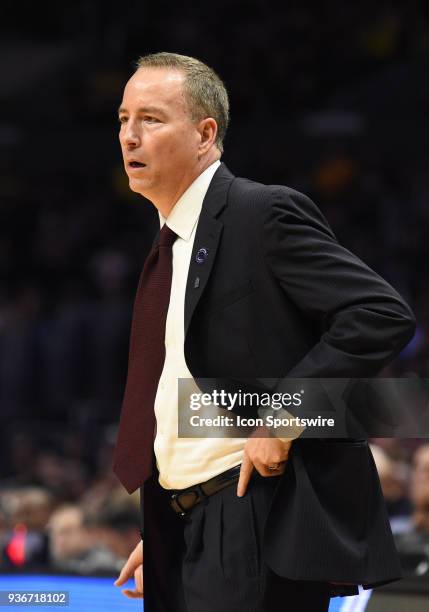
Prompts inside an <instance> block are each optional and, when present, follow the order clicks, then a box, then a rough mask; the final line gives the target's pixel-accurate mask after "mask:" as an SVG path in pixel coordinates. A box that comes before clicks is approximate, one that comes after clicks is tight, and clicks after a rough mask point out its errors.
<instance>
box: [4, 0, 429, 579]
mask: <svg viewBox="0 0 429 612" xmlns="http://www.w3.org/2000/svg"><path fill="white" fill-rule="evenodd" d="M6 5H7V8H6V9H5V11H4V15H3V16H4V18H3V19H2V23H1V25H0V31H1V36H0V40H1V42H0V47H1V49H2V53H1V54H0V66H1V74H2V78H1V79H0V96H1V98H2V100H3V102H4V104H3V107H4V112H3V113H2V115H1V117H0V159H1V166H2V168H1V180H0V280H1V282H0V571H3V570H5V571H6V570H8V571H9V570H12V569H18V570H19V569H22V568H24V569H29V568H32V567H37V568H38V569H40V568H55V569H56V570H58V571H65V572H77V573H82V574H84V575H85V574H90V573H100V572H101V573H103V572H107V573H112V572H113V573H115V572H116V571H117V569H118V568H119V567H120V566H121V564H122V562H123V559H125V558H127V556H128V554H129V552H130V550H132V548H133V547H134V545H135V543H136V542H137V541H138V538H139V508H138V499H137V498H136V496H135V495H134V496H131V497H130V496H128V495H127V494H126V493H125V491H123V490H122V489H121V487H120V486H119V484H118V482H117V480H116V479H115V477H114V475H113V474H112V472H111V459H112V449H113V445H114V441H115V435H116V427H117V422H118V416H119V410H120V403H121V399H122V393H123V389H124V383H125V375H126V367H127V358H128V338H129V327H130V321H131V309H132V303H133V297H134V292H135V287H136V284H137V279H138V275H139V273H140V270H141V266H142V263H143V261H144V258H145V255H146V254H147V252H148V249H149V247H150V244H151V237H152V236H153V233H154V231H155V229H156V226H157V216H156V214H155V212H154V209H153V207H152V206H151V205H150V203H148V202H146V201H144V200H143V199H142V198H141V197H140V196H137V195H136V194H133V193H131V192H130V191H129V190H128V185H127V180H126V177H125V173H124V171H123V167H122V161H121V156H120V149H119V145H118V142H117V129H118V125H117V118H116V115H117V107H118V105H119V103H120V101H121V95H122V89H123V86H124V84H125V82H126V80H127V79H128V77H129V76H130V74H131V72H132V70H133V65H132V62H133V60H136V59H137V58H138V56H139V55H141V54H143V53H146V52H150V51H159V50H167V51H176V52H180V53H185V54H188V55H195V56H196V57H199V58H200V59H202V60H203V61H205V62H207V63H208V64H209V65H211V66H213V67H214V68H215V69H216V70H217V71H218V72H219V74H220V75H221V77H222V78H223V79H224V81H225V82H226V85H227V87H228V89H229V92H230V97H231V109H232V110H231V126H230V130H229V134H228V136H227V139H226V145H225V155H224V161H225V162H226V164H227V165H228V166H229V168H230V169H231V171H232V172H234V173H235V174H236V175H241V176H246V177H249V178H252V179H254V180H259V181H261V182H265V183H280V184H286V185H289V186H291V187H293V188H295V189H298V190H300V191H303V192H304V193H306V194H308V195H309V196H310V197H311V198H312V199H313V200H314V201H315V202H316V203H317V204H318V205H319V207H320V208H321V209H322V211H323V213H324V214H325V216H326V217H327V218H328V220H329V222H330V224H331V225H332V227H333V229H334V231H335V233H336V234H337V237H338V238H339V240H340V241H341V242H342V243H343V244H344V245H345V246H347V247H348V248H350V249H351V250H352V251H354V252H355V253H356V254H358V255H359V256H360V257H361V258H362V259H363V260H364V261H365V262H366V263H367V264H369V265H370V266H371V267H372V268H374V269H375V270H377V271H378V272H379V273H380V274H381V275H382V276H383V277H385V278H386V279H387V280H388V281H389V282H390V283H391V284H392V285H393V286H394V287H396V288H397V289H398V290H399V291H400V293H401V294H402V295H403V296H404V297H405V298H406V299H407V301H408V302H409V303H410V305H411V306H412V308H413V310H414V312H415V313H416V316H417V320H418V327H417V332H416V335H415V338H414V339H413V340H412V342H411V343H410V344H409V345H408V347H407V348H406V349H405V350H404V351H403V352H402V353H401V355H399V357H398V358H397V359H396V360H395V362H394V363H392V364H391V365H390V366H389V367H388V368H386V369H385V371H384V372H383V375H384V376H416V375H417V376H420V377H429V283H428V282H427V274H426V265H427V263H426V264H425V263H424V262H425V261H426V262H428V260H429V241H428V240H427V237H426V236H427V230H428V224H429V206H428V205H427V203H428V199H429V181H428V168H429V152H428V151H429V149H428V147H427V142H428V136H429V116H428V108H429V80H428V79H427V74H428V68H429V62H428V58H429V7H428V5H427V4H425V3H424V2H418V1H417V0H409V1H407V2H395V1H393V0H390V1H387V0H380V1H379V2H377V3H373V2H369V1H368V0H361V1H360V2H358V3H356V2H341V1H339V0H330V1H329V2H323V3H319V4H318V5H317V4H316V5H312V8H311V9H310V8H308V7H307V6H306V4H305V3H302V2H296V1H290V2H271V3H266V2H263V1H262V0H249V1H248V2H247V3H246V5H245V8H244V7H243V5H241V4H239V3H234V2H229V1H227V0H218V1H217V2H216V3H215V5H213V6H211V5H208V4H207V3H191V2H183V3H174V4H173V3H170V2H167V1H165V0H160V1H159V2H152V3H147V2H144V1H139V2H137V1H135V0H130V1H128V2H127V3H125V5H121V6H119V5H118V4H117V3H116V4H112V5H111V4H110V3H107V2H103V1H101V0H93V1H90V0H77V1H76V2H67V3H54V2H49V1H47V2H44V3H42V4H39V3H33V4H28V5H26V6H25V15H24V14H23V9H22V7H21V5H20V4H18V3H12V2H7V3H6ZM427 442H429V441H425V440H421V439H419V440H391V439H379V440H373V441H372V443H373V450H374V457H375V459H376V463H377V467H378V469H379V472H380V476H381V481H382V486H383V491H384V493H385V496H386V500H387V502H388V508H389V513H390V516H391V519H392V526H393V528H394V531H395V533H396V537H397V541H398V546H399V547H400V549H401V551H402V554H403V557H404V566H406V567H407V568H408V569H407V571H409V572H410V574H416V575H419V576H425V575H427V576H429V444H428V443H427Z"/></svg>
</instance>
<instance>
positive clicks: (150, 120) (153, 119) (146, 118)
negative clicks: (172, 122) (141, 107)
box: [144, 116, 159, 123]
mask: <svg viewBox="0 0 429 612" xmlns="http://www.w3.org/2000/svg"><path fill="white" fill-rule="evenodd" d="M144 120H145V121H147V122H148V123H158V122H159V119H157V118H156V117H150V116H147V117H145V118H144Z"/></svg>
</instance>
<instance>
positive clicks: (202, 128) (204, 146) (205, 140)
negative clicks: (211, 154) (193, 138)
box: [198, 117, 217, 155]
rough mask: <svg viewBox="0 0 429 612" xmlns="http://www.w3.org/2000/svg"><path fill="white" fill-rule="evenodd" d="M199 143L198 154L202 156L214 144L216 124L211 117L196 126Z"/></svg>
mask: <svg viewBox="0 0 429 612" xmlns="http://www.w3.org/2000/svg"><path fill="white" fill-rule="evenodd" d="M198 131H199V133H200V137H201V142H200V144H199V147H198V148H199V154H200V155H204V154H205V153H207V151H208V150H209V149H210V148H211V147H212V146H213V145H214V144H215V142H216V136H217V123H216V120H215V119H213V117H206V118H205V119H202V120H201V121H200V123H199V124H198Z"/></svg>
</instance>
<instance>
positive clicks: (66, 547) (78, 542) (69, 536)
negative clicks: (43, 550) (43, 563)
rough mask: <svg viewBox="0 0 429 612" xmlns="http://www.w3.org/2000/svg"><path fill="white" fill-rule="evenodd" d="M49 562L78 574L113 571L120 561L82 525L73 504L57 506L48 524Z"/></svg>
mask: <svg viewBox="0 0 429 612" xmlns="http://www.w3.org/2000/svg"><path fill="white" fill-rule="evenodd" d="M48 534H49V554H50V563H51V566H52V568H53V569H54V570H60V571H67V572H74V573H78V574H82V575H89V574H94V573H96V574H97V573H114V572H116V571H117V570H118V569H120V567H121V565H122V563H123V560H119V559H118V557H116V556H115V555H114V554H113V553H111V552H109V551H108V550H107V549H106V548H104V547H103V546H101V545H100V544H99V543H98V542H97V540H96V538H95V534H94V532H93V531H92V530H91V529H90V528H88V527H86V526H85V525H84V514H83V511H82V510H81V508H80V507H79V506H77V505H65V506H61V507H60V508H58V509H57V510H56V511H55V512H54V513H53V514H52V516H51V518H50V520H49V524H48Z"/></svg>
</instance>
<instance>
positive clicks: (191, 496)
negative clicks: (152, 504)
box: [170, 465, 241, 516]
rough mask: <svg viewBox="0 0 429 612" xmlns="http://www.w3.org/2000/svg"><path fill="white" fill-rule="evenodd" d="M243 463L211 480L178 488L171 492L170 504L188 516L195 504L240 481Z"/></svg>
mask: <svg viewBox="0 0 429 612" xmlns="http://www.w3.org/2000/svg"><path fill="white" fill-rule="evenodd" d="M240 468H241V465H237V466H235V467H233V468H231V469H229V470H226V472H222V474H218V475H217V476H214V477H213V478H210V480H206V481H205V482H201V483H199V484H196V485H192V486H191V487H187V488H186V489H177V490H173V491H172V492H171V496H170V505H171V507H172V508H173V510H174V511H175V512H177V514H180V516H186V514H187V513H188V512H189V511H190V510H192V508H193V507H194V506H196V505H197V504H199V503H200V502H201V501H202V500H203V499H205V498H206V497H210V496H211V495H214V494H215V493H217V492H218V491H221V490H222V489H225V487H229V486H230V485H232V484H234V483H235V482H238V477H239V475H240Z"/></svg>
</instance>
